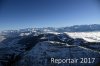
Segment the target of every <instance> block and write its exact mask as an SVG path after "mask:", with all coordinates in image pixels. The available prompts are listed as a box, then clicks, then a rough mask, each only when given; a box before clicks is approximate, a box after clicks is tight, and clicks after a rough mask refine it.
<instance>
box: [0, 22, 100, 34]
mask: <svg viewBox="0 0 100 66" xmlns="http://www.w3.org/2000/svg"><path fill="white" fill-rule="evenodd" d="M83 25H87V26H89V25H100V24H80V25H70V26H63V27H50V28H64V27H73V26H83ZM30 28H49V27H26V28H19V29H8V30H2V31H9V30H20V29H30ZM2 31H0V33H1V32H2Z"/></svg>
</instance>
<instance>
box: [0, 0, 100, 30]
mask: <svg viewBox="0 0 100 66" xmlns="http://www.w3.org/2000/svg"><path fill="white" fill-rule="evenodd" d="M89 24H100V1H99V0H14V1H13V0H9V1H8V0H0V31H3V30H16V29H24V28H34V27H36V28H42V27H57V28H58V27H66V26H73V25H89Z"/></svg>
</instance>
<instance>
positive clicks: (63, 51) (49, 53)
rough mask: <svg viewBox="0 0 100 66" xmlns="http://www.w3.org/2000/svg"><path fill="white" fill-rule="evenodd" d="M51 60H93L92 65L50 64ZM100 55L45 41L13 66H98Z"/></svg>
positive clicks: (79, 48)
mask: <svg viewBox="0 0 100 66" xmlns="http://www.w3.org/2000/svg"><path fill="white" fill-rule="evenodd" d="M51 58H56V59H57V58H60V59H66V58H67V59H68V58H72V59H73V58H77V59H80V58H95V62H94V63H82V64H81V63H80V62H79V61H78V63H72V64H71V63H62V64H57V63H52V62H51ZM99 59H100V54H99V53H97V52H94V51H92V50H89V49H85V48H83V47H78V46H74V45H68V44H66V43H60V42H55V41H45V42H40V43H38V44H36V46H35V47H33V48H32V49H31V50H30V51H29V52H28V53H27V54H26V55H25V56H24V57H23V58H22V59H21V60H20V61H19V62H17V63H16V64H15V65H14V66H96V64H99Z"/></svg>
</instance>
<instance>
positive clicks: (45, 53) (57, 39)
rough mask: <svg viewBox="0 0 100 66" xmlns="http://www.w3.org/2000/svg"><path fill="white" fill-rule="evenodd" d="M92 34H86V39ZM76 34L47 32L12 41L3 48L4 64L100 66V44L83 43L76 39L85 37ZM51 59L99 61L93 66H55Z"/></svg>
mask: <svg viewBox="0 0 100 66" xmlns="http://www.w3.org/2000/svg"><path fill="white" fill-rule="evenodd" d="M90 33H91V32H89V33H85V32H84V33H83V34H84V35H83V34H82V35H83V36H85V34H86V35H89V34H90ZM74 34H75V33H57V32H47V33H42V34H41V33H39V34H37V35H35V36H34V35H27V36H18V37H8V38H6V39H5V40H3V41H2V43H1V44H0V64H1V65H2V66H97V64H99V63H100V50H99V48H100V43H99V42H98V43H97V42H94V43H93V42H88V41H85V40H84V39H83V38H82V39H79V38H81V37H80V36H79V37H78V38H76V37H77V36H78V35H79V34H81V33H79V34H78V35H74ZM71 35H73V36H75V38H73V36H71ZM96 35H97V34H96ZM89 37H92V35H90V36H89ZM51 58H61V59H63V58H77V59H80V58H95V59H96V60H95V62H94V63H92V64H87V63H83V64H80V63H76V64H70V63H68V64H66V63H64V64H57V63H56V64H55V63H51V61H50V59H51Z"/></svg>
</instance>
